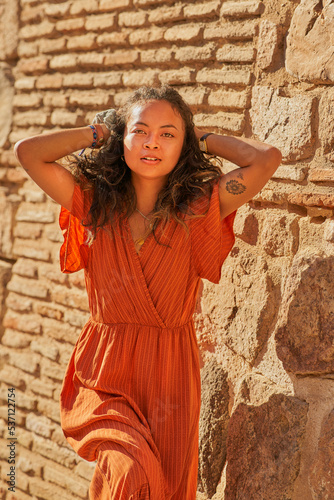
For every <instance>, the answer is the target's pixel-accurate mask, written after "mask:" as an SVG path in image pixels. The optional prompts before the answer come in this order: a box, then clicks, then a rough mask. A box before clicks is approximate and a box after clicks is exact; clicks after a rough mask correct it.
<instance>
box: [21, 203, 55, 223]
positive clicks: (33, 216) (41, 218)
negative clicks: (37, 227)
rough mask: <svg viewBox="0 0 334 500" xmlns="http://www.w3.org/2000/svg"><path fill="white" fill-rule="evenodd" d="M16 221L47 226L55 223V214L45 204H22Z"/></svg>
mask: <svg viewBox="0 0 334 500" xmlns="http://www.w3.org/2000/svg"><path fill="white" fill-rule="evenodd" d="M16 221H18V222H41V223H46V224H47V223H50V222H54V221H55V214H54V212H53V211H51V210H50V209H49V208H47V207H45V205H43V204H41V205H37V204H32V203H21V205H20V207H19V209H18V211H17V214H16Z"/></svg>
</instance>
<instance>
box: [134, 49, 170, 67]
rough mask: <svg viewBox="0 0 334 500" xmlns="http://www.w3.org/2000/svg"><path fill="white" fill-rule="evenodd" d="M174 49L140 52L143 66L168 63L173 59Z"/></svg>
mask: <svg viewBox="0 0 334 500" xmlns="http://www.w3.org/2000/svg"><path fill="white" fill-rule="evenodd" d="M173 55H174V51H173V50H172V49H166V48H163V47H161V48H159V49H151V50H142V51H140V59H141V62H142V63H143V64H156V63H168V62H170V61H171V60H172V59H173Z"/></svg>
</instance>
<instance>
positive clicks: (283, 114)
mask: <svg viewBox="0 0 334 500" xmlns="http://www.w3.org/2000/svg"><path fill="white" fill-rule="evenodd" d="M312 105H313V99H312V97H309V96H306V95H297V96H295V97H290V98H288V97H280V96H279V95H278V94H277V92H276V91H275V90H274V89H273V88H269V87H268V88H267V87H254V88H253V97H252V108H251V120H252V126H253V133H254V134H255V135H256V136H257V137H258V138H259V139H260V140H262V141H267V142H268V143H269V144H272V145H273V146H276V147H278V148H279V149H280V151H281V152H282V154H283V157H284V159H285V160H289V161H292V160H302V159H304V158H308V157H309V156H311V154H312V152H313V147H314V137H313V134H312V125H311V117H312Z"/></svg>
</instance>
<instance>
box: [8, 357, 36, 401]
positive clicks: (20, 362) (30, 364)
mask: <svg viewBox="0 0 334 500" xmlns="http://www.w3.org/2000/svg"><path fill="white" fill-rule="evenodd" d="M39 362H40V356H38V355H37V354H34V353H31V352H15V353H14V352H13V353H12V355H11V359H10V364H11V365H13V366H16V367H17V368H19V369H20V370H23V371H25V372H28V373H35V372H38V370H39ZM27 397H28V401H27V406H25V408H27V409H28V410H29V409H31V410H33V409H34V408H36V400H35V399H34V398H32V397H29V396H28V395H27ZM21 403H22V394H21V395H20V398H19V396H18V404H19V408H22V407H23V405H22V404H21Z"/></svg>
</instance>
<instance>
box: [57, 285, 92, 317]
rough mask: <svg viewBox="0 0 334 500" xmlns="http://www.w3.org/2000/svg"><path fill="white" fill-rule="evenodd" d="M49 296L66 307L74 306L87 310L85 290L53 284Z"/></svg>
mask: <svg viewBox="0 0 334 500" xmlns="http://www.w3.org/2000/svg"><path fill="white" fill-rule="evenodd" d="M51 298H52V300H53V301H55V302H56V303H58V304H63V305H65V306H67V307H75V308H78V309H80V310H82V311H87V310H88V301H87V296H86V292H84V291H81V290H74V289H72V290H69V289H68V288H66V287H64V286H61V285H55V286H54V287H52V290H51Z"/></svg>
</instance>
